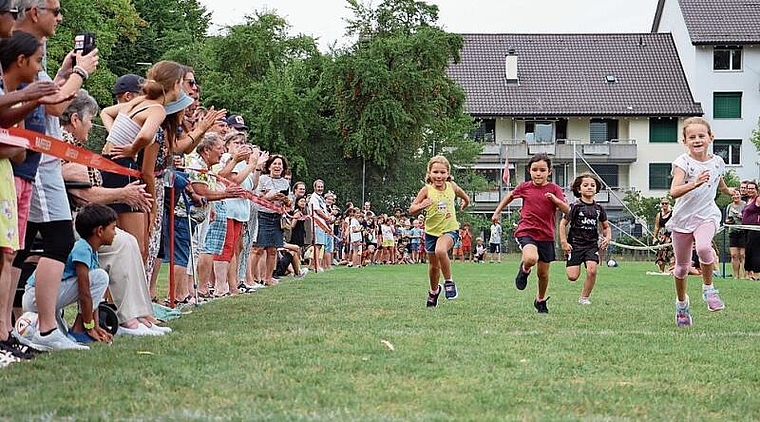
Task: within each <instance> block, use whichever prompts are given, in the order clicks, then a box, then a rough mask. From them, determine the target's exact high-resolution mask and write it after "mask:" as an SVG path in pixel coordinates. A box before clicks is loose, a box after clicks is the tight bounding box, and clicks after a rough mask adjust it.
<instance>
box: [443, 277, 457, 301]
mask: <svg viewBox="0 0 760 422" xmlns="http://www.w3.org/2000/svg"><path fill="white" fill-rule="evenodd" d="M443 293H444V295H445V296H446V300H454V299H456V298H457V296H459V295H458V294H457V285H456V284H454V280H446V281H445V282H444V283H443Z"/></svg>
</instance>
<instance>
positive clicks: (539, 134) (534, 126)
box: [525, 122, 554, 143]
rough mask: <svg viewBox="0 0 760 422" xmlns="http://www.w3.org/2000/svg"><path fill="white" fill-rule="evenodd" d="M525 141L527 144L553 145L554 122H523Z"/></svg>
mask: <svg viewBox="0 0 760 422" xmlns="http://www.w3.org/2000/svg"><path fill="white" fill-rule="evenodd" d="M525 140H526V141H527V142H528V143H553V142H554V122H525Z"/></svg>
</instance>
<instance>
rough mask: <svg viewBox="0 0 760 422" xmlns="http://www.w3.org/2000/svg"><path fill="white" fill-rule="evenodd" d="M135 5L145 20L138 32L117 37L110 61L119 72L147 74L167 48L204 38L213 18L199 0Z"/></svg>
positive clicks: (152, 0)
mask: <svg viewBox="0 0 760 422" xmlns="http://www.w3.org/2000/svg"><path fill="white" fill-rule="evenodd" d="M133 7H134V9H136V10H137V12H138V13H139V14H140V16H141V17H142V18H143V19H144V24H143V26H142V27H141V28H140V31H139V32H138V33H137V34H136V36H121V37H119V38H118V39H117V40H116V45H115V49H114V55H113V58H112V60H110V61H109V64H108V66H109V68H110V69H111V71H112V72H113V73H114V74H115V75H123V74H125V73H137V74H145V71H146V70H147V66H150V63H155V62H158V61H159V60H161V59H162V58H163V56H164V53H165V52H167V51H169V50H173V49H181V48H183V47H185V46H193V45H195V43H196V42H198V41H202V40H203V39H204V38H205V37H206V32H207V31H208V28H209V24H210V22H211V13H210V12H208V10H206V8H205V7H204V6H202V5H201V4H200V3H199V2H198V0H134V6H133ZM139 63H146V64H139Z"/></svg>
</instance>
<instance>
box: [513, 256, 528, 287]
mask: <svg viewBox="0 0 760 422" xmlns="http://www.w3.org/2000/svg"><path fill="white" fill-rule="evenodd" d="M529 275H530V273H526V272H524V271H523V264H522V262H521V263H520V269H518V270H517V276H516V277H515V287H517V290H525V288H526V287H527V286H528V276H529Z"/></svg>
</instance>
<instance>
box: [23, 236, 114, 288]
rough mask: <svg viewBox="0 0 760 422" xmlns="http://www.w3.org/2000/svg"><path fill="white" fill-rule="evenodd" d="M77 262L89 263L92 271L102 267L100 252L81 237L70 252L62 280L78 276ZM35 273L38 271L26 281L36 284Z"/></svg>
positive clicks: (88, 265) (88, 267)
mask: <svg viewBox="0 0 760 422" xmlns="http://www.w3.org/2000/svg"><path fill="white" fill-rule="evenodd" d="M77 262H80V263H82V264H84V265H87V269H88V270H90V271H92V270H94V269H96V268H100V264H98V252H97V251H94V250H93V249H92V246H90V244H89V243H87V240H85V239H79V240H77V241H76V242H74V247H73V248H72V249H71V252H69V257H68V258H66V265H64V267H63V276H61V279H62V280H68V279H70V278H72V277H76V276H77V267H76V263H77ZM35 274H36V272H35V273H33V274H32V276H31V277H29V280H27V282H26V284H27V285H29V286H34V279H35Z"/></svg>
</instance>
